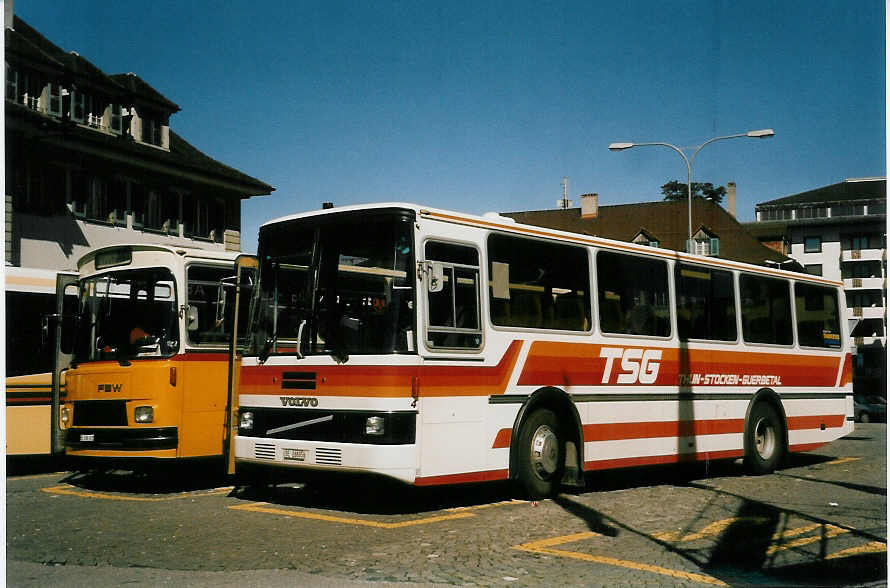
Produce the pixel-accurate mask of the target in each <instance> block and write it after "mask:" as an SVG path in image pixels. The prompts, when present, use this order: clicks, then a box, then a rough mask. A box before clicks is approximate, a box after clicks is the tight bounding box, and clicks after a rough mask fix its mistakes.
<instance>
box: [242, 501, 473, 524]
mask: <svg viewBox="0 0 890 588" xmlns="http://www.w3.org/2000/svg"><path fill="white" fill-rule="evenodd" d="M266 504H268V503H267V502H256V503H253V504H243V505H238V506H230V507H229V508H230V509H231V510H246V511H250V512H262V513H266V514H274V515H283V516H286V517H294V518H300V519H312V520H316V521H326V522H329V523H341V524H344V525H360V526H363V527H376V528H378V529H400V528H402V527H413V526H416V525H427V524H430V523H441V522H442V521H451V520H456V519H467V518H470V517H474V516H476V515H474V514H473V513H471V512H455V513H453V514H448V515H440V516H433V517H426V518H423V519H412V520H409V521H400V522H398V523H384V522H380V521H369V520H367V519H354V518H347V517H338V516H333V515H326V514H321V513H315V512H305V511H295V510H285V509H283V508H274V507H271V506H264V505H266Z"/></svg>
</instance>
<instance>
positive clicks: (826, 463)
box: [822, 457, 862, 465]
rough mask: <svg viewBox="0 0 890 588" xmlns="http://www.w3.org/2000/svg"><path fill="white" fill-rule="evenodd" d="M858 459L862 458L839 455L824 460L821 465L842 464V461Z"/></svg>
mask: <svg viewBox="0 0 890 588" xmlns="http://www.w3.org/2000/svg"><path fill="white" fill-rule="evenodd" d="M860 459H862V458H861V457H839V458H837V459H834V460H832V461H826V462H825V463H824V464H822V465H838V464H842V463H849V462H851V461H859V460H860Z"/></svg>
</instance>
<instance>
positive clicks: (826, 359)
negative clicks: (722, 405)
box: [518, 341, 839, 387]
mask: <svg viewBox="0 0 890 588" xmlns="http://www.w3.org/2000/svg"><path fill="white" fill-rule="evenodd" d="M604 347H609V348H616V347H617V348H620V349H639V350H643V349H653V348H645V347H641V346H631V345H620V344H616V345H602V344H588V343H561V342H555V341H535V342H534V343H532V345H531V347H530V349H529V354H528V359H527V360H526V362H525V366H524V367H523V370H522V374H521V376H520V377H519V382H518V383H519V385H520V386H601V385H603V384H604V383H603V374H604V372H605V369H606V364H607V361H608V360H607V358H605V357H600V352H601V350H602V349H603V348H604ZM654 349H660V350H661V359H660V360H658V378H657V379H656V381H655V382H654V385H655V386H678V385H680V381H679V376H680V374H681V373H682V374H683V375H686V374H691V375H698V376H699V377H700V378H701V380H700V383H695V384H694V385H695V386H725V385H726V384H722V383H705V382H707V380H706V379H705V378H706V376H708V375H710V374H717V375H731V376H736V377H737V378H738V383H737V384H736V385H740V386H742V385H749V384H745V383H744V382H743V380H742V378H743V377H745V376H748V377H752V376H754V377H759V376H772V377H774V378H778V380H777V381H776V383H775V384H772V385H773V386H814V387H834V385H835V384H836V382H837V370H838V367H839V363H838V362H839V358H838V357H837V356H824V355H799V354H798V355H790V354H789V355H781V356H777V355H776V354H772V353H760V352H753V351H723V350H697V349H694V350H689V351H688V352H686V353H684V354H681V352H680V349H678V348H654ZM621 363H622V362H621V358H620V357H618V358H615V359H614V360H612V365H611V369H610V374H609V378H608V382H606V384H608V385H618V386H620V385H626V386H634V385H638V384H636V383H633V384H618V376H619V374H622V373H625V371H624V370H623V369H622V366H621ZM637 365H638V368H639V361H637ZM628 373H629V372H628ZM751 385H759V384H751Z"/></svg>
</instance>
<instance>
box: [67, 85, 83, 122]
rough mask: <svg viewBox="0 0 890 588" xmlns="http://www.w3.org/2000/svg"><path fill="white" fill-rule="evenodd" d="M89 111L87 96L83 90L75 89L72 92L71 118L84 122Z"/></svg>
mask: <svg viewBox="0 0 890 588" xmlns="http://www.w3.org/2000/svg"><path fill="white" fill-rule="evenodd" d="M86 111H87V97H86V94H84V93H83V92H78V91H77V90H74V91H72V92H71V112H70V113H69V114H70V116H71V120H73V121H75V122H79V123H82V122H84V120H85V117H86Z"/></svg>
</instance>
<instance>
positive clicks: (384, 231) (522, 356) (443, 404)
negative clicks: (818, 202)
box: [230, 203, 853, 497]
mask: <svg viewBox="0 0 890 588" xmlns="http://www.w3.org/2000/svg"><path fill="white" fill-rule="evenodd" d="M254 263H255V264H256V263H258V268H255V269H254V270H251V271H256V272H257V275H258V283H257V286H256V287H255V288H253V291H252V299H251V311H250V315H249V322H248V325H247V332H248V338H249V341H248V345H247V347H246V348H244V349H242V351H243V354H240V355H239V356H238V357H236V363H235V365H236V366H237V365H239V364H238V363H237V361H238V360H240V368H236V371H237V373H236V374H235V377H233V378H230V379H231V380H232V381H233V382H234V385H235V386H236V392H237V393H236V394H234V398H235V400H236V401H237V405H232V406H231V408H232V410H233V411H237V413H233V414H237V418H238V427H239V429H238V434H237V436H236V437H235V450H234V456H235V462H236V465H237V467H238V469H239V470H246V469H249V468H250V467H255V466H277V467H279V468H304V469H312V470H326V471H331V470H348V471H358V472H367V473H376V474H380V475H384V476H388V477H392V478H396V479H398V480H401V481H404V482H406V483H409V484H415V485H418V486H422V485H433V484H448V483H460V482H477V481H486V480H501V479H515V480H517V481H518V482H520V483H521V485H522V487H523V488H524V490H525V492H526V493H527V494H528V495H529V496H532V497H540V496H546V495H549V494H552V493H554V492H556V491H557V489H558V488H559V486H560V485H561V484H572V485H578V484H583V473H584V472H586V471H591V470H599V469H606V468H619V467H626V466H638V465H645V464H660V463H670V462H682V461H687V460H690V461H694V460H708V459H722V458H737V457H744V458H745V461H746V462H747V464H748V465H749V467H750V469H751V470H753V471H754V472H755V473H766V472H770V471H772V470H773V469H774V468H775V467H776V466H777V465H778V464H779V462H780V460H781V459H782V458H783V457H784V456H785V455H786V453H787V452H794V451H807V450H811V449H814V448H816V447H818V446H820V445H822V444H824V443H827V442H829V441H832V440H834V439H837V438H839V437H842V436H844V435H846V434H848V433H850V432H851V431H852V430H853V395H852V387H851V357H850V355H849V353H848V351H847V349H848V346H847V340H848V336H849V334H848V333H847V327H846V324H845V321H843V320H842V319H843V317H844V316H845V314H844V297H843V296H842V295H841V293H842V292H841V284H840V283H839V282H835V281H831V280H826V279H823V278H821V277H817V276H810V275H804V274H798V273H791V272H787V271H782V270H777V269H773V268H769V267H759V266H754V265H748V264H743V263H738V262H733V261H728V260H724V259H719V258H714V257H702V256H697V255H688V254H684V253H678V252H675V251H670V250H665V249H658V248H652V247H645V246H638V245H634V244H631V243H626V242H619V241H611V240H606V239H600V238H596V237H591V236H587V235H581V234H573V233H566V232H560V231H556V230H550V229H546V228H541V227H533V226H526V225H521V224H517V223H515V222H513V221H512V220H511V219H508V218H504V217H499V216H497V215H486V216H484V217H478V216H471V215H466V214H460V213H454V212H447V211H442V210H435V209H431V208H424V207H420V206H417V205H413V204H399V203H393V204H379V205H367V206H350V207H342V208H334V209H327V210H321V211H315V212H309V213H305V214H298V215H294V216H289V217H285V218H282V219H278V220H275V221H271V222H268V223H266V224H264V225H263V226H262V227H261V229H260V233H259V246H258V260H255V262H254ZM251 279H253V278H251ZM244 318H245V317H239V318H238V320H243V319H244ZM266 473H268V470H267V471H266Z"/></svg>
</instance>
